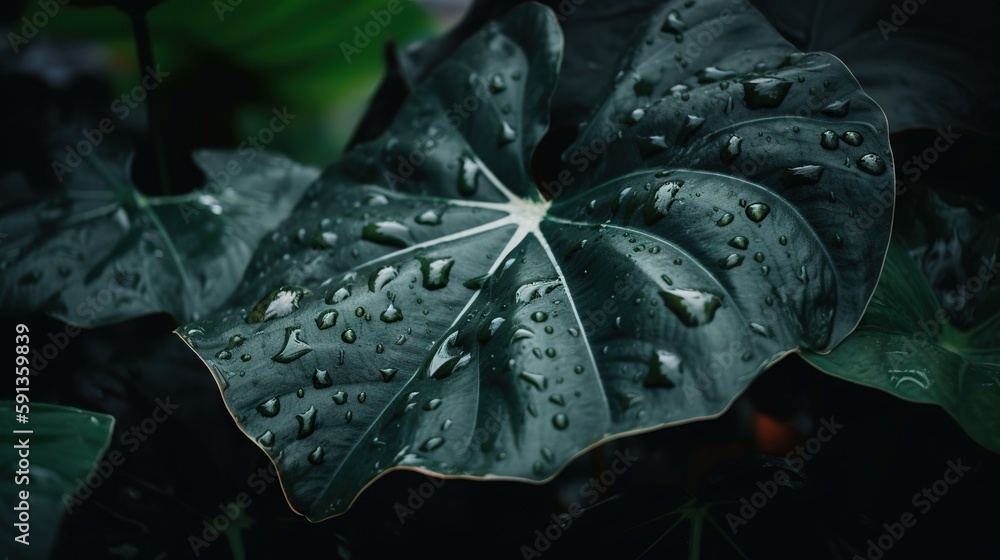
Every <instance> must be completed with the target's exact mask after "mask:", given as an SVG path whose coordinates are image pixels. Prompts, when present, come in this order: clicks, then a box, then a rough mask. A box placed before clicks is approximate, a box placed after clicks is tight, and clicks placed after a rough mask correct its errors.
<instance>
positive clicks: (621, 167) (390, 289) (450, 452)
mask: <svg viewBox="0 0 1000 560" xmlns="http://www.w3.org/2000/svg"><path fill="white" fill-rule="evenodd" d="M729 5H730V3H728V2H714V3H711V2H707V3H701V2H700V3H699V4H698V5H697V6H696V7H694V8H685V7H684V6H683V4H682V3H680V2H678V3H672V4H668V5H667V6H666V7H665V8H664V9H663V10H660V11H658V12H657V13H655V14H653V15H652V16H651V17H650V18H649V20H648V21H647V22H646V24H645V25H646V26H647V27H646V28H645V30H639V31H642V33H641V34H640V36H639V38H638V40H637V44H636V46H635V49H634V51H633V54H632V56H631V58H629V59H628V60H627V61H626V63H625V66H624V67H623V70H622V77H621V79H620V80H618V81H617V82H616V83H615V84H612V85H610V86H609V87H610V88H611V91H610V94H609V95H608V97H607V101H606V102H605V103H604V105H602V106H601V107H600V109H599V111H597V115H598V118H597V119H595V121H594V124H593V125H591V127H590V128H588V129H587V130H586V131H585V132H584V134H583V136H582V140H581V143H583V144H585V145H588V146H589V145H591V144H590V143H591V142H596V140H595V139H596V138H598V137H600V136H602V135H604V134H605V133H606V132H605V131H606V127H607V126H609V125H608V124H607V123H610V126H611V127H613V128H615V129H618V130H619V132H616V133H614V134H611V135H610V144H605V147H606V151H604V153H603V154H602V157H601V158H600V159H598V160H596V161H594V162H592V164H591V165H590V166H589V167H588V168H587V169H581V170H579V172H580V175H579V176H577V177H576V179H575V181H576V185H575V186H577V189H578V190H577V194H575V195H573V196H563V197H557V198H555V199H554V200H552V201H546V200H545V198H544V197H543V196H542V195H541V193H540V192H539V191H538V189H537V188H536V186H535V185H534V184H533V182H532V180H531V178H530V176H529V174H528V172H527V170H526V161H527V160H528V159H529V157H530V156H531V154H532V152H533V150H534V148H535V146H536V145H537V143H538V141H539V139H540V138H541V137H542V135H543V133H544V132H545V129H546V125H547V120H548V102H549V97H550V95H551V92H552V91H553V88H554V86H555V84H556V80H557V74H558V69H559V60H560V54H561V36H560V33H559V28H558V27H557V24H556V18H555V17H554V16H553V14H552V13H551V12H550V11H548V10H547V9H545V8H543V7H541V6H538V5H534V4H529V5H526V6H520V7H518V8H515V9H514V10H513V11H512V12H511V13H510V14H508V15H507V16H506V17H505V18H504V19H503V20H501V21H500V22H499V23H495V24H492V25H487V26H486V27H485V28H484V29H483V30H482V31H481V32H479V33H478V34H476V35H474V36H473V37H472V38H471V39H470V40H469V41H468V42H466V43H465V44H464V45H463V46H462V47H461V48H459V49H458V50H457V51H456V53H455V54H454V56H452V57H451V58H450V59H449V60H448V61H446V62H444V63H443V64H441V65H439V66H438V67H437V68H436V69H435V71H434V72H433V73H431V74H430V75H429V76H428V77H427V78H426V79H425V80H424V81H423V82H422V83H421V85H420V86H419V88H418V90H417V91H416V92H415V93H414V94H413V95H411V96H410V98H409V99H408V100H407V103H406V104H405V105H404V107H403V108H402V111H401V112H400V114H399V116H398V117H397V118H396V120H395V121H394V123H393V125H392V126H391V127H390V128H389V129H388V131H387V132H386V134H385V135H384V136H382V137H381V138H379V139H378V140H376V141H373V142H371V143H368V144H363V145H360V146H358V147H357V148H356V149H355V150H353V151H352V152H350V153H349V154H348V155H347V156H346V157H345V159H344V160H343V161H342V162H341V163H340V164H339V165H337V166H334V167H332V168H331V169H329V170H328V171H327V172H326V173H325V174H324V176H323V177H322V178H321V179H320V180H319V181H318V182H317V183H316V184H315V185H313V186H312V187H311V188H310V189H309V190H308V191H307V192H306V194H305V195H304V196H303V200H302V201H301V202H300V204H299V206H298V208H297V209H296V210H295V212H294V214H293V216H292V217H291V218H290V219H289V220H288V221H286V222H285V223H284V224H283V225H282V226H281V227H280V228H279V230H278V231H277V232H276V234H275V235H274V236H272V237H270V238H269V240H268V241H267V242H265V243H264V244H262V246H261V248H260V250H259V251H258V253H257V254H256V255H255V258H254V261H253V263H252V264H251V266H250V269H249V271H248V274H247V276H246V277H245V279H244V282H243V283H242V284H241V285H240V287H239V288H238V289H237V291H236V292H235V293H234V295H233V297H232V298H231V301H230V305H229V307H228V310H227V311H226V312H222V313H219V314H215V315H212V316H211V317H208V318H206V319H204V320H202V321H200V322H197V323H193V324H189V325H186V326H184V327H182V328H181V329H180V330H179V333H180V334H181V336H182V337H183V338H184V339H185V340H186V341H187V342H188V343H189V344H190V345H191V346H192V348H194V349H195V350H196V351H197V352H198V353H199V354H200V355H201V357H202V358H203V359H204V360H205V362H206V364H208V366H209V367H210V369H211V370H212V372H213V373H214V374H215V376H216V378H217V380H218V382H219V384H220V386H221V388H222V390H223V396H224V398H225V399H226V404H227V406H228V407H229V409H230V410H231V411H232V413H233V415H234V417H235V418H236V420H237V421H238V422H239V424H240V426H241V428H242V429H243V430H244V431H245V432H246V433H247V434H248V435H249V436H251V437H253V438H254V439H255V440H256V441H257V442H258V444H259V445H260V446H261V447H262V448H263V449H264V450H265V451H266V452H267V453H268V454H269V456H270V457H271V458H272V459H273V460H274V461H275V463H276V465H277V467H278V469H279V472H280V473H281V476H282V481H283V487H284V489H285V491H286V493H287V496H288V498H289V501H290V502H291V504H292V506H293V508H295V509H296V510H297V511H299V512H302V513H304V514H305V515H307V516H309V518H310V519H314V520H318V519H323V518H326V517H329V516H331V515H334V514H336V513H339V512H342V511H344V510H345V509H346V508H347V507H348V505H349V504H350V503H351V501H352V500H353V498H354V496H355V495H356V494H357V493H358V491H360V490H361V489H362V488H363V487H365V486H366V485H367V484H368V483H369V482H370V481H371V480H372V479H373V478H375V477H377V476H379V475H380V474H382V473H384V472H386V471H387V470H390V469H393V468H400V467H402V468H414V469H420V470H426V471H431V472H436V473H441V474H446V475H456V476H462V475H472V476H483V477H516V478H522V479H529V480H542V479H546V478H548V477H551V476H553V475H554V474H555V473H556V472H557V471H558V470H559V469H560V468H561V467H562V466H563V465H564V464H566V462H567V461H569V460H570V459H571V458H572V457H573V456H575V455H576V454H578V453H580V452H582V451H583V450H585V449H586V448H588V447H589V446H592V445H594V444H595V443H597V442H599V441H601V440H602V439H604V438H607V437H609V436H614V435H619V434H623V433H628V432H633V431H637V430H647V429H652V428H655V427H659V426H664V425H668V424H676V423H680V422H687V421H690V420H694V419H698V418H706V417H710V416H713V415H716V414H719V413H720V412H721V411H723V410H724V409H725V408H726V406H727V405H728V404H729V403H730V402H731V401H732V399H733V398H734V397H735V396H736V395H737V394H738V393H739V392H740V391H741V390H743V389H744V388H745V387H746V386H747V384H748V383H749V382H750V381H751V380H752V379H753V378H754V376H755V375H756V374H757V373H759V372H760V371H762V370H763V369H764V368H765V367H767V366H768V365H769V364H771V363H772V362H773V361H774V360H776V359H778V358H779V357H780V356H782V355H784V354H785V353H787V352H789V351H793V350H795V349H797V348H800V347H806V348H814V349H819V350H822V349H826V348H829V347H830V346H832V345H834V344H836V343H837V342H838V341H839V340H840V339H841V338H843V337H844V336H845V335H846V334H847V333H848V332H849V331H850V330H851V328H853V327H854V325H855V324H856V323H857V321H858V319H859V318H860V316H861V313H862V311H863V309H864V306H865V304H866V302H867V300H868V298H869V296H870V294H871V292H872V290H873V289H874V285H875V281H876V278H877V276H878V272H879V269H880V267H881V263H882V259H883V255H884V250H885V246H886V244H887V242H888V229H889V223H888V222H889V220H888V217H885V218H884V219H883V220H880V221H879V222H878V223H877V225H874V226H873V227H872V228H870V229H869V230H867V231H862V230H861V229H860V228H859V227H858V226H857V224H856V223H855V222H854V221H853V220H852V219H851V218H850V208H852V207H853V206H854V205H857V204H868V203H870V202H871V201H873V200H875V197H876V196H877V195H878V194H879V193H881V194H888V195H889V198H890V200H891V192H892V183H893V180H892V177H893V173H892V171H891V167H889V163H890V162H889V152H888V149H887V147H886V146H887V139H886V130H885V120H884V117H883V115H882V114H881V112H880V111H879V110H878V108H877V107H876V106H875V105H874V103H873V102H872V101H871V100H870V99H868V98H867V97H865V95H864V94H863V93H862V92H861V91H860V89H859V88H858V86H857V83H856V82H855V81H854V80H853V78H852V77H851V75H850V73H849V72H848V71H847V69H846V68H844V66H843V65H842V64H841V63H840V62H839V61H837V60H836V59H835V58H833V57H830V56H828V55H821V54H817V55H792V53H793V49H792V48H791V47H790V46H788V45H787V44H784V43H783V42H782V41H781V40H780V39H779V38H777V37H776V36H775V35H774V33H773V31H771V30H770V29H769V28H768V26H767V24H766V22H765V21H764V20H763V18H761V17H760V15H759V14H757V13H756V12H754V11H753V10H752V9H750V8H744V9H742V10H740V11H739V12H738V13H736V14H734V19H733V20H732V21H729V22H728V23H727V24H725V25H723V28H724V29H725V30H726V33H725V34H722V35H720V37H719V38H718V39H716V41H715V43H716V44H715V45H713V47H712V48H711V49H707V50H705V54H704V55H703V57H701V58H699V59H698V60H689V61H688V64H687V66H683V67H682V66H681V65H676V64H675V63H674V62H675V59H674V57H673V53H674V52H675V51H676V50H677V49H679V48H682V47H683V46H684V44H683V41H678V40H677V38H676V37H677V33H676V32H675V31H674V27H670V26H680V25H685V26H687V30H686V31H685V36H688V37H691V36H694V35H689V33H691V32H694V33H697V31H698V30H699V29H701V28H702V26H708V25H713V16H717V15H718V14H719V13H720V11H721V9H722V7H723V6H726V7H728V6H729ZM675 10H677V12H675ZM681 21H683V22H684V23H681ZM665 27H666V29H664V28H665ZM685 40H686V39H685ZM744 47H760V48H758V49H756V50H744ZM639 77H641V79H642V81H641V82H640V81H638V78H639ZM723 77H724V81H720V79H722V78H723ZM486 84H488V85H486ZM675 86H676V87H675ZM487 90H489V91H487ZM477 91H478V92H479V96H482V97H483V99H481V100H479V101H475V100H478V99H479V97H478V96H477V93H476V92H477ZM465 103H468V104H469V106H472V105H477V104H478V105H479V107H478V109H470V112H469V113H468V114H467V116H464V117H457V116H456V115H457V114H458V109H456V107H461V106H462V105H463V104H465ZM802 107H807V109H806V110H805V111H801V110H800V109H801V108H802ZM808 107H814V109H808ZM637 109H641V110H642V111H643V112H642V114H641V115H640V112H636V110H637ZM824 111H825V112H824ZM689 115H690V116H689ZM702 118H703V119H704V121H701V119H702ZM635 121H638V124H634V125H633V124H630V123H633V122H635ZM698 123H701V124H700V125H699V124H698ZM452 125H454V126H452ZM828 129H829V130H832V131H835V133H836V134H838V135H840V134H845V133H846V132H847V131H854V132H855V134H854V135H847V137H848V138H850V139H851V142H848V141H838V142H839V143H838V146H837V147H836V148H835V149H828V148H824V147H822V146H821V143H820V142H821V138H822V136H823V133H824V131H826V130H828ZM861 137H863V140H862V139H861ZM417 160H419V162H421V163H416V162H417ZM573 160H574V159H573V157H569V158H567V161H570V162H573ZM407 162H415V163H414V164H413V165H410V163H407ZM748 162H756V163H754V166H755V167H754V168H755V169H756V171H754V172H752V173H746V174H744V173H741V172H740V169H741V168H742V167H743V166H744V165H745V164H746V163H748ZM865 166H867V167H865ZM862 167H865V169H867V171H866V170H865V169H862ZM290 268H291V269H293V271H292V272H289V269H290Z"/></svg>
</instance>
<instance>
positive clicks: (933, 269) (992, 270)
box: [805, 187, 1000, 451]
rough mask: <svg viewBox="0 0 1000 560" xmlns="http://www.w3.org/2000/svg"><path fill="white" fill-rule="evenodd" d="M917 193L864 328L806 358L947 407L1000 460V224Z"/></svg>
mask: <svg viewBox="0 0 1000 560" xmlns="http://www.w3.org/2000/svg"><path fill="white" fill-rule="evenodd" d="M913 191H914V192H911V193H907V198H906V199H905V200H906V202H907V205H906V206H905V207H904V208H903V211H902V212H901V213H900V216H899V217H898V218H897V224H899V225H900V228H899V231H898V232H897V234H896V235H894V236H893V240H892V245H891V246H890V249H889V254H888V257H887V258H886V264H885V271H884V272H883V274H882V278H881V280H880V281H879V284H878V289H876V291H875V295H874V297H873V298H872V301H871V304H870V305H869V307H868V310H867V311H866V312H865V315H864V318H863V319H862V321H861V324H860V325H859V326H858V329H857V330H856V331H855V332H854V333H853V334H851V335H850V336H849V337H847V339H845V340H844V341H843V342H842V343H841V344H840V345H839V346H837V347H836V348H835V349H834V350H833V351H832V352H830V353H829V354H827V355H817V354H813V353H807V354H805V358H806V359H807V360H808V361H809V362H810V363H812V364H813V365H814V366H816V367H818V368H820V369H822V370H823V371H825V372H827V373H830V374H832V375H835V376H837V377H842V378H844V379H847V380H849V381H854V382H856V383H860V384H862V385H868V386H870V387H875V388H877V389H881V390H883V391H886V392H888V393H890V394H893V395H896V396H898V397H900V398H904V399H906V400H910V401H914V402H922V403H931V404H936V405H939V406H941V407H942V408H944V409H945V410H946V411H947V412H948V413H949V414H951V415H952V416H953V417H954V418H955V420H957V421H958V423H959V424H960V425H961V426H962V428H964V429H965V431H966V432H967V433H968V434H969V435H970V436H972V438H974V439H975V440H976V441H978V442H979V443H980V444H982V445H984V446H986V447H988V448H989V449H992V450H994V451H1000V412H998V411H1000V305H998V304H1000V292H998V289H997V288H996V284H995V282H996V280H997V276H998V273H1000V264H998V261H997V252H996V251H997V239H998V238H1000V217H998V215H997V214H996V213H995V212H990V211H986V213H984V209H983V208H977V207H975V206H973V205H965V204H958V203H948V202H945V201H943V200H942V199H941V198H940V197H939V196H938V195H937V194H935V193H934V191H930V190H926V189H919V188H917V187H914V188H913ZM918 218H919V219H918Z"/></svg>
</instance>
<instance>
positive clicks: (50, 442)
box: [0, 401, 115, 559]
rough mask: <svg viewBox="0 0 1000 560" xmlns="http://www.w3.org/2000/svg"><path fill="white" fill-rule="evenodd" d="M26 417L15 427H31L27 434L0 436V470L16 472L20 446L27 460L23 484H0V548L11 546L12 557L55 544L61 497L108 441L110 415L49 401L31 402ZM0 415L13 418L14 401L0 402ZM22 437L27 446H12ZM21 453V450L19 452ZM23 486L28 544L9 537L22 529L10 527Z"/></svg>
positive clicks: (43, 551) (41, 552) (37, 554)
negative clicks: (1, 453) (1, 455)
mask: <svg viewBox="0 0 1000 560" xmlns="http://www.w3.org/2000/svg"><path fill="white" fill-rule="evenodd" d="M29 407H30V412H29V413H28V418H29V422H28V423H27V424H23V425H18V428H21V429H29V430H32V431H33V433H32V434H14V433H11V432H6V433H5V435H4V443H3V446H4V449H7V450H8V451H7V452H6V453H5V459H4V464H5V468H4V470H5V471H6V472H8V473H16V471H18V469H19V467H18V461H19V459H20V457H19V456H18V455H19V454H20V452H21V451H24V452H25V454H26V455H27V457H26V459H27V460H28V461H29V462H30V465H29V466H28V468H27V469H24V470H27V471H29V474H28V475H27V479H26V483H25V484H21V483H17V482H15V480H16V479H14V480H7V481H5V483H4V484H3V485H2V486H0V501H2V502H3V504H4V508H3V510H2V511H0V521H2V523H3V529H2V530H0V538H3V540H4V543H5V547H9V550H12V551H15V552H16V553H17V554H16V555H15V557H16V558H23V559H36V558H38V559H41V558H47V557H48V555H49V551H50V550H51V547H52V545H54V544H55V540H56V530H57V529H58V527H59V521H60V519H62V516H63V514H64V513H65V511H66V507H65V505H64V504H63V496H64V495H66V494H70V493H72V492H74V491H75V490H76V489H77V486H79V485H80V484H81V481H83V480H84V479H85V478H86V477H87V475H89V474H90V473H91V471H93V470H94V467H95V466H96V465H97V463H98V460H99V459H100V458H101V456H102V455H103V454H104V451H105V450H106V449H107V447H108V444H109V443H110V442H111V433H112V430H113V429H114V424H115V419H114V417H112V416H108V415H106V414H97V413H94V412H88V411H86V410H80V409H78V408H70V407H67V406H58V405H53V404H41V403H31V404H30V405H29ZM0 414H3V416H4V417H5V418H11V419H12V418H14V414H15V403H14V402H13V401H0ZM24 439H27V440H28V441H27V444H28V447H27V448H23V447H22V448H19V449H17V450H16V451H15V450H14V449H13V448H14V447H15V446H17V445H19V442H21V441H23V440H24ZM21 457H23V455H21ZM25 491H27V492H28V493H29V494H28V499H27V500H25V501H26V502H27V503H28V509H27V510H26V511H27V515H28V524H29V525H30V531H29V533H28V537H27V538H28V542H29V543H30V544H29V545H28V546H24V545H22V544H18V543H16V542H14V537H16V536H18V535H20V534H22V533H21V532H20V531H18V530H17V529H16V528H15V527H14V524H15V523H20V521H19V520H18V516H19V515H21V513H20V511H15V510H14V507H16V506H18V505H19V504H20V503H21V502H22V500H21V497H20V496H21V494H20V493H21V492H25Z"/></svg>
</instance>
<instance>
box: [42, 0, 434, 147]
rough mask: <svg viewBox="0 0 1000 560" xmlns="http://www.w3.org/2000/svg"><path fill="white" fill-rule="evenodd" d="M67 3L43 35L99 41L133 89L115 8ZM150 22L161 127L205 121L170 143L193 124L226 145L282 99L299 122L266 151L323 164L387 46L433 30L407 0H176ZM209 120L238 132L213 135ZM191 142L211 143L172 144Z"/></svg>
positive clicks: (349, 125) (125, 34)
mask: <svg viewBox="0 0 1000 560" xmlns="http://www.w3.org/2000/svg"><path fill="white" fill-rule="evenodd" d="M390 7H394V9H395V11H396V12H397V13H395V14H393V13H391V12H389V8H390ZM63 10H64V12H61V13H60V17H58V18H53V19H52V21H51V22H50V23H49V25H48V26H47V27H46V28H45V30H44V31H45V32H47V33H50V34H51V35H52V36H54V37H58V38H70V39H83V40H94V39H97V40H98V41H100V42H101V43H102V44H103V45H105V46H106V48H107V49H108V55H109V57H110V60H111V63H112V66H113V67H114V69H115V71H116V74H117V76H116V88H117V89H118V92H119V95H121V94H125V93H126V92H128V91H130V90H132V88H134V87H136V86H137V85H138V84H139V79H140V76H139V72H138V62H137V55H136V51H135V46H134V41H133V36H132V27H131V22H130V20H129V18H128V16H127V15H126V14H124V13H123V12H121V11H120V10H117V9H115V8H112V7H101V8H88V9H74V8H72V5H67V6H66V7H65V8H63ZM148 20H149V27H150V32H151V35H152V38H153V50H154V55H155V59H156V62H157V64H159V66H160V68H161V69H162V70H163V71H165V72H169V73H170V74H171V75H170V77H168V78H167V82H166V83H165V84H164V91H163V92H162V94H163V100H164V106H165V108H166V111H167V115H166V120H167V121H168V124H171V125H174V126H182V125H181V124H180V121H181V120H182V119H181V117H186V118H184V119H183V122H184V123H187V122H190V120H192V119H191V117H192V115H193V116H195V117H198V119H196V120H199V121H200V122H195V123H194V124H193V125H187V126H189V127H193V128H188V129H183V128H181V129H176V130H175V132H174V134H173V136H174V137H173V138H168V140H173V141H174V144H175V145H176V142H177V141H178V140H180V141H184V142H188V141H190V140H188V138H187V137H188V136H190V135H191V133H192V132H193V133H195V134H194V135H195V136H197V135H198V134H201V135H202V136H203V137H206V138H208V139H209V141H210V143H209V144H207V146H209V147H232V146H234V145H236V144H238V143H239V142H240V141H241V140H242V139H244V137H245V136H247V135H251V134H254V133H256V132H257V131H258V130H260V129H261V128H262V127H263V126H266V123H267V121H268V119H269V118H270V113H271V110H272V109H273V108H275V107H278V108H281V107H287V108H288V111H289V112H291V113H294V114H295V115H296V119H295V120H294V122H293V123H292V124H291V126H290V127H289V129H288V130H287V131H285V132H282V133H281V134H279V135H276V137H275V140H274V144H273V145H272V146H269V149H270V150H272V151H277V152H283V153H285V154H287V155H289V156H291V157H292V158H293V159H295V160H297V161H302V162H307V163H313V164H323V165H325V164H328V163H330V162H332V161H334V160H335V159H336V158H337V156H338V155H339V153H340V150H341V148H342V147H343V145H344V144H345V142H346V140H347V138H348V136H349V135H350V133H351V131H352V130H353V128H354V124H355V123H356V122H357V120H358V119H359V118H360V113H361V112H362V109H363V107H364V105H365V103H366V102H367V99H368V96H369V95H370V94H371V92H372V91H373V90H374V88H375V84H376V81H377V80H378V78H379V77H380V76H381V73H382V62H381V57H382V49H383V46H384V45H385V43H386V42H387V41H389V40H394V41H397V42H404V43H405V42H411V41H415V40H418V39H421V38H424V37H427V36H430V35H433V34H434V33H436V32H438V31H440V30H439V29H437V28H436V27H435V25H434V22H433V20H432V18H430V17H429V16H428V15H427V14H426V13H425V11H424V9H423V7H422V6H420V5H419V4H418V3H415V2H412V1H411V0H393V1H390V2H387V1H385V0H362V1H358V2H321V1H319V0H290V1H287V2H282V3H280V4H278V3H273V2H260V1H258V2H250V1H240V0H216V1H213V2H206V1H197V0H172V1H170V2H165V3H163V4H161V5H159V6H156V7H155V8H153V9H152V10H150V11H149V13H148ZM366 30H367V31H368V32H367V33H366ZM366 41H367V43H366ZM345 51H346V52H347V53H348V54H347V55H345ZM213 126H214V127H218V126H228V127H229V129H230V130H233V133H232V134H231V135H230V137H228V138H219V136H218V131H215V130H211V129H212V127H213ZM198 147H206V144H204V143H202V144H195V145H183V144H182V145H180V146H178V148H179V151H180V152H182V153H186V152H188V151H190V150H191V149H194V148H198Z"/></svg>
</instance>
